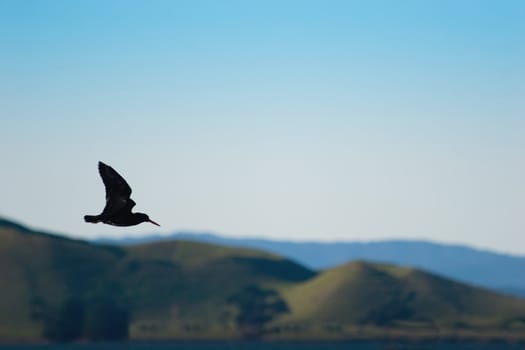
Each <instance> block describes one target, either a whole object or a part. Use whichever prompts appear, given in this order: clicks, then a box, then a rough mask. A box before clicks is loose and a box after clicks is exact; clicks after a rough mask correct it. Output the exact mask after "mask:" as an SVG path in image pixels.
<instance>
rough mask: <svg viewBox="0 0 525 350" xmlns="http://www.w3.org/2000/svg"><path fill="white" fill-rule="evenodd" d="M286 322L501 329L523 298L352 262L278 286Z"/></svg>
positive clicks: (524, 306) (524, 311) (523, 309)
mask: <svg viewBox="0 0 525 350" xmlns="http://www.w3.org/2000/svg"><path fill="white" fill-rule="evenodd" d="M283 294H284V295H285V296H286V299H287V301H288V303H289V305H290V306H291V310H292V312H291V314H289V315H288V316H287V317H286V320H287V321H297V322H312V320H315V322H319V323H332V324H333V323H336V324H343V325H344V324H359V325H367V324H374V325H380V326H414V327H430V328H435V327H440V328H443V327H444V328H455V327H460V328H462V327H471V328H472V327H474V328H476V327H477V328H480V327H481V328H482V327H491V328H501V327H503V326H504V325H505V324H506V323H508V322H509V321H510V320H516V319H519V318H520V317H523V316H524V315H525V302H523V301H522V300H519V299H515V298H511V297H508V296H503V295H500V294H496V293H494V292H492V291H488V290H484V289H480V288H474V287H471V286H468V285H465V284H461V283H457V282H455V281H451V280H448V279H445V278H442V277H439V276H436V275H433V274H429V273H425V272H422V271H419V270H416V269H409V268H401V267H396V266H391V265H384V264H372V263H367V262H353V263H349V264H346V265H343V266H340V267H337V268H334V269H330V270H327V271H324V272H323V273H321V274H319V275H318V276H316V277H315V278H313V279H311V280H308V281H306V282H303V283H299V284H297V285H294V286H292V287H289V288H286V289H284V290H283Z"/></svg>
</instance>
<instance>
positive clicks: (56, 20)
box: [0, 0, 525, 254]
mask: <svg viewBox="0 0 525 350" xmlns="http://www.w3.org/2000/svg"><path fill="white" fill-rule="evenodd" d="M523 18H525V2H523V1H481V0H479V1H469V0H464V1H452V0H449V1H446V0H445V1H443V0H440V1H437V0H436V1H433V0H430V1H410V0H407V1H395V2H394V1H376V0H372V1H333V0H328V1H291V0H290V1H273V0H267V1H201V0H196V1H193V0H192V1H102V0H93V1H82V0H81V1H75V2H72V1H59V0H57V1H45V0H42V1H31V0H26V1H15V0H0V50H1V54H0V98H1V103H0V113H1V118H2V119H1V128H0V130H1V135H2V136H1V138H0V162H1V164H2V171H1V172H0V198H1V200H0V216H5V217H8V218H12V219H15V220H20V221H21V222H23V223H25V224H27V225H29V226H32V227H36V228H42V229H46V230H50V231H54V232H61V233H65V234H68V235H71V236H74V237H83V238H91V237H96V236H101V235H104V236H111V237H116V236H124V235H142V234H148V233H171V232H174V231H177V230H192V231H212V232H217V233H221V234H224V235H235V236H244V237H253V236H257V237H267V238H276V239H294V240H325V241H326V240H346V241H352V240H359V241H368V240H377V239H385V238H407V239H414V238H415V239H425V240H433V241H439V242H448V243H462V244H468V245H472V246H475V247H481V248H487V249H491V250H497V251H501V252H509V253H518V254H525V215H524V213H525V113H524V112H525V98H524V96H525V45H524V42H523V38H525V21H523ZM99 160H102V161H104V162H106V163H108V164H110V165H112V166H113V167H114V168H115V169H116V170H117V171H119V172H120V173H121V174H122V175H123V176H124V177H125V178H126V179H127V181H128V182H129V184H130V185H131V187H132V188H133V197H132V198H134V200H135V201H136V202H137V206H136V207H135V210H136V211H141V212H146V213H148V214H149V215H150V216H151V218H152V219H154V220H155V221H157V222H159V223H160V224H161V225H162V227H160V228H157V227H155V226H152V225H147V224H142V225H139V226H136V227H133V228H119V227H111V226H106V225H100V224H99V225H91V224H86V223H84V222H83V220H82V217H83V215H84V214H88V213H89V214H97V213H98V212H100V211H101V209H102V207H103V205H104V188H103V184H102V181H101V180H100V178H99V175H98V172H97V162H98V161H99Z"/></svg>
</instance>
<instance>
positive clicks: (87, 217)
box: [84, 215, 100, 224]
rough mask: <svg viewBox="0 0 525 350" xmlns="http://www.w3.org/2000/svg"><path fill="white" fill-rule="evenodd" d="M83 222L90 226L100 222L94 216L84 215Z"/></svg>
mask: <svg viewBox="0 0 525 350" xmlns="http://www.w3.org/2000/svg"><path fill="white" fill-rule="evenodd" d="M84 221H85V222H90V223H92V224H96V223H97V222H100V220H99V219H98V216H95V215H84Z"/></svg>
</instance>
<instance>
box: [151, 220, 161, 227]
mask: <svg viewBox="0 0 525 350" xmlns="http://www.w3.org/2000/svg"><path fill="white" fill-rule="evenodd" d="M148 221H149V222H151V223H152V224H153V225H157V226H160V225H159V224H157V223H156V222H155V221H153V220H151V219H148Z"/></svg>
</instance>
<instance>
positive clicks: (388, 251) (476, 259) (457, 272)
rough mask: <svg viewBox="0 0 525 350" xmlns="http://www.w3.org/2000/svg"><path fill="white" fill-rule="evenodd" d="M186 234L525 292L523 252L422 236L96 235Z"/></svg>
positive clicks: (320, 262) (316, 263)
mask: <svg viewBox="0 0 525 350" xmlns="http://www.w3.org/2000/svg"><path fill="white" fill-rule="evenodd" d="M170 239H187V240H192V241H197V242H206V243H213V244H220V245H225V246H230V247H245V248H255V249H261V250H265V251H269V252H272V253H275V254H279V255H282V256H286V257H288V258H290V259H292V260H295V261H297V262H299V263H301V264H302V265H304V266H307V267H309V268H311V269H315V270H323V269H327V268H332V267H335V266H338V265H341V264H343V263H346V262H348V261H352V260H368V261H375V262H382V263H390V264H397V265H402V266H412V267H415V268H418V269H423V270H426V271H429V272H432V273H436V274H439V275H442V276H446V277H449V278H452V279H455V280H459V281H463V282H467V283H469V284H473V285H478V286H482V287H486V288H491V289H495V290H499V291H503V292H507V293H509V294H512V295H517V296H520V297H525V257H523V256H512V255H506V254H501V253H496V252H491V251H486V250H478V249H474V248H470V247H468V246H461V245H447V244H440V243H433V242H427V241H410V240H406V241H405V240H388V241H378V242H368V243H362V242H334V243H322V242H292V241H277V240H267V239H251V238H230V237H225V236H220V235H216V234H210V233H191V232H178V233H174V234H171V235H168V236H158V235H157V236H145V237H135V238H129V237H128V238H123V239H100V240H98V241H99V242H106V243H112V244H122V245H130V244H139V243H148V242H156V241H163V240H170Z"/></svg>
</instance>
